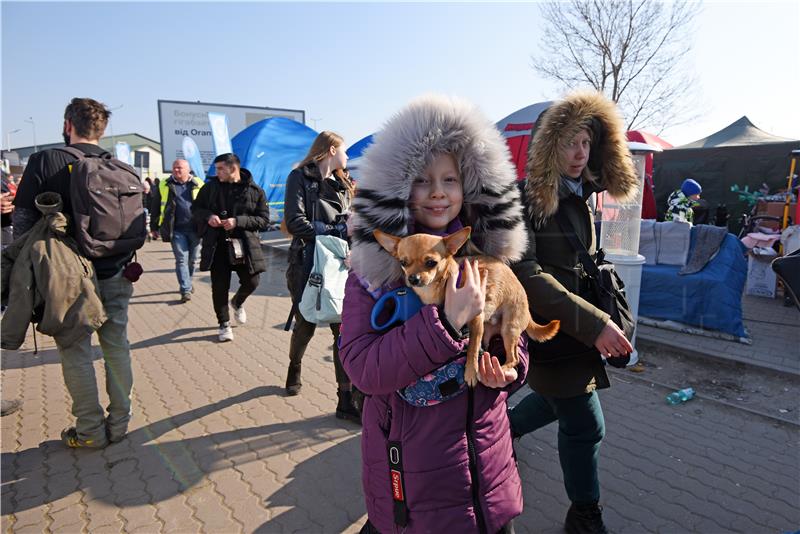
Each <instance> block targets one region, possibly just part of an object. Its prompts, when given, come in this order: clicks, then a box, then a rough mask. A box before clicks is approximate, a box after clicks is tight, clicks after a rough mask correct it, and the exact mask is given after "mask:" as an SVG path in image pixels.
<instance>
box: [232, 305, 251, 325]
mask: <svg viewBox="0 0 800 534" xmlns="http://www.w3.org/2000/svg"><path fill="white" fill-rule="evenodd" d="M231 310H233V318H234V320H236V324H244V323H246V322H247V312H246V311H244V306H239V307H238V308H237V307H236V305H235V304H234V303H233V301H231Z"/></svg>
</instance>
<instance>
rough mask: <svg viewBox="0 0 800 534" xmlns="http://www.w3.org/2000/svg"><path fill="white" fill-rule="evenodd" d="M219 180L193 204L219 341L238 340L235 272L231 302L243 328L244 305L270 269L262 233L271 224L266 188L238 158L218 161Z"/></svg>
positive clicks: (224, 157)
mask: <svg viewBox="0 0 800 534" xmlns="http://www.w3.org/2000/svg"><path fill="white" fill-rule="evenodd" d="M214 168H215V169H216V173H217V176H216V177H213V176H212V177H211V178H209V180H208V182H207V183H206V185H205V186H204V187H203V188H202V189H201V190H200V192H199V193H198V195H197V198H196V199H195V201H194V203H193V204H192V214H193V216H194V218H195V221H196V223H197V225H198V228H199V231H200V234H201V238H202V243H203V249H202V252H201V253H200V270H201V271H208V270H210V271H211V298H212V300H213V302H214V312H215V313H216V314H217V321H218V322H219V340H220V341H233V330H232V329H231V325H230V315H229V312H228V291H229V290H230V287H231V273H233V272H234V271H235V272H236V274H237V275H238V276H239V289H238V290H237V291H236V294H235V295H234V296H233V298H232V299H231V300H230V307H231V309H232V310H233V317H234V319H235V320H236V322H237V323H238V324H240V325H241V324H244V323H246V322H247V314H246V313H245V310H244V307H243V305H244V301H245V300H246V299H247V297H249V296H250V295H251V294H252V293H253V291H255V290H256V288H257V287H258V282H259V274H260V273H263V272H264V271H265V270H266V269H267V262H266V259H265V258H264V252H263V251H262V250H261V238H260V236H259V232H262V231H264V230H266V229H267V227H268V226H269V208H268V207H267V197H266V195H265V194H264V190H263V189H261V188H260V187H259V186H258V185H256V184H255V182H253V176H252V175H251V174H250V171H248V170H247V169H243V168H241V163H240V161H239V158H238V157H237V156H236V154H221V155H219V156H217V158H216V159H215V160H214Z"/></svg>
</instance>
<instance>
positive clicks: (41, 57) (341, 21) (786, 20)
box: [0, 0, 800, 146]
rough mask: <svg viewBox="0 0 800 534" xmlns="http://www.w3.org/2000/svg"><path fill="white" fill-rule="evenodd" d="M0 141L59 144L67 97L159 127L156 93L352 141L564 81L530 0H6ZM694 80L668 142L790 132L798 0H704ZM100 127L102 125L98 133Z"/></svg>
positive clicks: (798, 121)
mask: <svg viewBox="0 0 800 534" xmlns="http://www.w3.org/2000/svg"><path fill="white" fill-rule="evenodd" d="M0 10H1V15H2V128H1V130H0V131H1V132H2V144H3V146H5V141H6V134H7V132H9V131H12V130H15V129H17V128H19V129H20V131H19V132H16V133H14V134H12V136H11V144H12V146H24V145H32V144H33V132H32V127H31V124H30V123H27V122H25V120H26V119H28V118H29V117H33V120H34V121H35V126H36V140H37V142H38V143H39V144H43V143H48V142H55V141H58V140H60V131H61V120H62V119H61V117H62V116H63V110H64V106H65V105H66V103H67V102H68V101H69V99H70V98H71V97H73V96H91V97H93V98H96V99H98V100H101V101H103V102H104V103H106V104H107V105H108V106H109V107H112V108H113V107H117V106H120V105H122V106H123V107H122V108H120V109H119V110H117V111H115V112H114V116H113V119H112V120H113V122H112V126H113V130H114V133H115V134H121V133H131V132H137V133H141V134H143V135H146V136H148V137H151V138H154V139H158V136H159V134H158V116H157V107H156V101H157V100H158V99H164V100H188V101H197V100H200V101H204V102H216V103H230V104H241V105H254V106H270V107H279V108H292V109H304V110H306V118H307V122H308V124H309V125H310V126H313V122H312V121H311V120H309V119H312V118H314V119H319V120H318V121H317V129H318V130H322V129H332V130H335V131H338V132H339V133H341V134H343V135H344V136H345V139H346V141H347V143H348V145H349V144H351V143H353V142H355V141H357V140H358V139H360V138H361V137H363V136H365V135H367V134H370V133H372V132H373V131H375V130H377V129H378V128H380V126H381V124H382V123H383V122H384V121H385V120H386V119H387V118H388V117H389V116H390V115H391V114H392V113H393V112H394V111H396V110H397V109H399V108H400V107H401V106H402V105H404V104H405V103H406V102H407V101H408V100H410V99H411V98H413V97H415V96H417V95H419V94H422V93H425V92H432V91H433V92H444V93H451V94H457V95H460V96H463V97H466V98H468V99H470V100H472V101H473V102H475V103H476V104H478V105H479V106H480V107H481V108H482V109H483V110H484V112H485V113H486V114H487V115H488V116H489V117H490V118H491V119H493V120H499V119H501V118H503V117H504V116H506V115H507V114H509V113H512V112H513V111H515V110H517V109H519V108H521V107H524V106H526V105H528V104H531V103H534V102H539V101H542V100H549V99H553V98H557V97H559V96H560V95H561V94H562V92H561V90H560V89H559V88H558V87H557V86H556V85H555V84H554V83H552V82H549V81H546V80H543V79H542V78H540V77H539V75H538V74H537V73H536V72H535V71H534V70H533V69H532V68H531V57H530V56H531V54H535V53H537V52H538V46H539V39H540V35H541V33H542V27H541V22H540V16H539V6H538V4H536V3H514V4H496V3H492V4H486V3H481V4H478V3H471V4H455V3H449V4H431V5H428V4H400V3H391V4H390V3H371V4H366V3H357V4H353V3H351V4H340V3H267V2H258V3H257V2H245V3H218V2H214V3H211V2H175V3H157V2H136V3H118V2H98V3H74V2H70V3H67V2H59V3H42V2H24V3H23V2H6V1H3V2H2V4H0ZM696 26H697V34H696V40H695V43H694V51H693V53H692V58H691V67H692V68H693V69H694V70H695V73H696V74H697V76H698V79H699V84H698V86H697V87H693V88H691V91H692V92H694V93H695V94H696V96H697V98H698V99H699V100H698V101H699V102H700V106H699V107H700V108H701V110H702V116H701V118H699V119H698V120H696V121H695V122H693V123H691V124H689V125H685V126H681V127H675V128H672V129H667V130H666V131H665V132H663V134H662V137H664V138H665V139H667V140H668V141H670V142H672V143H673V144H676V145H678V144H683V143H687V142H690V141H693V140H695V139H698V138H701V137H704V136H706V135H708V134H711V133H713V132H715V131H717V130H718V129H720V128H722V127H724V126H726V125H727V124H729V123H731V122H733V121H735V120H736V119H738V118H739V117H741V116H742V115H747V116H748V117H749V118H750V119H751V120H752V121H753V122H754V123H755V124H756V125H757V126H759V127H761V128H762V129H765V130H767V131H769V132H771V133H773V134H776V135H782V136H786V137H792V138H795V139H800V113H799V112H798V111H797V103H798V97H797V95H798V94H800V69H798V66H799V65H800V2H798V1H796V0H793V1H788V0H787V1H784V2H730V1H726V2H706V3H705V4H704V6H703V11H702V13H701V15H700V16H699V17H698V19H697V21H696ZM107 133H108V132H107Z"/></svg>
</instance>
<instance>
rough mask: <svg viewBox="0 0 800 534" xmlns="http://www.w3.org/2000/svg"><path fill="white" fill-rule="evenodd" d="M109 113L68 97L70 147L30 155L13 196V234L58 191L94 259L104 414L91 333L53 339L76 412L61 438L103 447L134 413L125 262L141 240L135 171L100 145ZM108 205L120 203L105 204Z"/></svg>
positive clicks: (124, 428) (141, 215) (87, 100)
mask: <svg viewBox="0 0 800 534" xmlns="http://www.w3.org/2000/svg"><path fill="white" fill-rule="evenodd" d="M110 116H111V112H110V111H109V110H108V108H107V107H106V106H105V105H103V104H101V103H100V102H97V101H96V100H93V99H91V98H73V99H72V101H71V102H70V103H69V105H67V107H66V109H65V111H64V127H63V128H64V129H63V135H64V141H65V143H66V144H67V147H66V148H55V149H48V150H43V151H40V152H36V153H35V154H33V155H31V157H30V159H29V160H28V165H27V166H26V168H25V172H24V174H23V176H22V180H21V182H20V186H19V189H18V191H17V195H16V198H15V199H14V205H15V210H14V215H13V217H14V219H13V223H14V237H15V238H17V237H19V236H21V235H22V234H24V233H25V232H26V231H27V230H29V229H30V228H32V227H33V225H34V224H35V223H36V221H37V220H38V219H39V218H40V217H41V213H40V212H39V211H38V210H37V208H36V204H35V198H36V197H37V195H39V194H40V193H43V192H55V193H58V194H59V195H60V196H61V199H62V201H63V213H65V214H67V215H68V216H70V218H71V224H70V228H69V233H70V234H71V235H72V236H73V237H74V238H75V241H76V243H77V245H78V249H79V250H80V252H81V254H82V255H83V256H85V257H87V258H89V259H90V260H91V263H92V265H93V267H94V270H95V272H96V274H97V280H98V284H97V285H98V287H97V289H98V292H99V295H100V300H101V302H102V305H103V307H104V308H105V313H106V316H107V320H106V321H105V322H104V323H103V324H102V326H100V327H99V329H98V330H97V334H98V337H99V340H100V346H101V347H102V350H103V359H104V360H105V369H106V390H107V391H108V395H109V405H108V415H107V416H106V415H105V413H104V411H103V408H102V406H101V405H100V402H99V399H98V392H97V383H96V381H95V373H94V365H93V356H92V344H91V334H90V333H89V334H85V335H83V336H81V338H80V340H79V341H77V342H75V343H72V344H70V345H69V346H61V345H60V344H59V343H58V342H57V343H56V346H57V348H58V352H59V355H60V356H61V365H62V370H63V373H64V382H65V384H66V386H67V390H68V391H69V394H70V396H71V397H72V414H73V415H74V416H75V418H76V422H75V426H73V427H69V428H67V429H65V430H64V431H63V432H62V433H61V438H62V440H63V441H64V443H65V444H66V445H67V446H68V447H73V448H78V447H89V448H102V447H105V446H106V445H108V444H109V443H115V442H117V441H120V440H122V439H123V438H124V437H125V435H126V433H127V430H128V422H129V421H130V417H131V398H130V397H131V388H132V387H133V372H132V369H131V353H130V345H129V343H128V334H127V327H128V303H129V301H130V298H131V296H132V294H133V285H132V283H131V281H130V280H129V279H128V278H126V277H125V276H123V269H124V268H125V266H126V265H127V264H129V263H130V262H131V259H132V257H133V254H134V252H135V250H136V249H137V248H138V247H140V246H141V245H142V244H143V243H144V239H145V235H146V228H145V222H144V210H143V208H142V198H141V195H142V186H141V182H139V181H138V177H137V176H136V174H135V171H134V170H133V168H131V167H130V166H128V165H126V164H124V163H122V162H119V161H117V160H114V159H112V158H111V155H110V154H109V153H108V152H106V151H105V150H103V149H102V148H100V146H99V142H100V138H101V137H102V136H103V133H104V132H105V129H106V125H107V124H108V119H109V117H110ZM137 184H138V185H137ZM90 190H91V191H92V192H91V193H90ZM98 193H100V194H98ZM111 206H115V207H116V208H117V209H115V210H106V209H103V208H104V207H109V208H110V207H111ZM112 213H113V216H112V215H111V214H112ZM90 221H91V224H90Z"/></svg>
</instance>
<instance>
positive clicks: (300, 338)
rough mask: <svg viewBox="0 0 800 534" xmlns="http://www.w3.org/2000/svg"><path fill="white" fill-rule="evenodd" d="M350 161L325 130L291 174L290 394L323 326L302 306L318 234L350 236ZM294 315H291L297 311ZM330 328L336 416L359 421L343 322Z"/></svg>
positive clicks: (287, 205)
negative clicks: (342, 345)
mask: <svg viewBox="0 0 800 534" xmlns="http://www.w3.org/2000/svg"><path fill="white" fill-rule="evenodd" d="M346 166H347V154H346V153H345V147H344V139H342V137H341V136H339V135H337V134H335V133H333V132H328V131H325V132H322V133H320V134H319V135H318V136H317V137H316V139H314V142H313V143H312V144H311V148H310V149H309V150H308V154H306V157H305V158H303V161H301V162H300V164H299V165H298V166H297V168H296V169H294V170H293V171H292V172H291V173H290V174H289V177H288V178H287V180H286V197H285V201H284V212H283V219H284V221H285V222H286V228H287V230H288V232H289V233H290V234H291V235H292V244H291V246H290V247H289V268H288V269H287V271H286V281H287V285H288V289H289V293H291V295H292V304H293V307H292V311H293V312H294V313H293V314H294V317H295V319H296V323H295V327H294V330H293V331H292V340H291V342H290V345H289V369H288V371H287V373H286V394H287V395H297V394H298V393H300V389H301V387H302V381H301V378H300V371H301V365H302V361H303V354H304V353H305V351H306V347H307V346H308V342H309V341H310V340H311V337H312V336H313V335H314V331H315V330H316V328H317V325H316V324H314V323H311V322H309V321H306V320H305V318H303V316H302V315H301V314H300V313H299V312H296V310H297V306H298V305H299V303H300V300H301V299H302V296H303V289H304V288H305V286H306V281H307V280H308V276H309V274H310V273H311V268H312V267H313V260H314V243H315V239H316V236H318V235H334V236H336V237H340V238H342V239H347V227H346V220H347V214H348V213H349V211H350V200H351V198H352V196H353V184H352V182H351V181H350V179H349V177H348V175H347V174H346V173H342V172H338V173H337V171H341V170H343V169H344V168H345V167H346ZM289 320H290V321H291V317H290V318H289ZM330 328H331V332H332V333H333V366H334V370H335V372H336V383H337V384H338V391H337V396H338V398H339V402H338V404H337V405H336V417H338V418H340V419H350V420H353V421H356V422H358V421H359V420H360V414H359V413H358V411H357V410H356V408H355V407H354V405H353V401H352V396H351V395H352V394H351V390H350V379H349V378H347V374H346V373H345V372H344V370H343V369H342V364H341V361H340V360H339V350H338V341H339V324H338V323H334V324H331V325H330ZM287 329H288V326H287Z"/></svg>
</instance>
